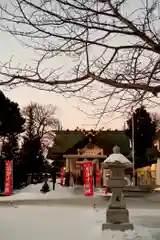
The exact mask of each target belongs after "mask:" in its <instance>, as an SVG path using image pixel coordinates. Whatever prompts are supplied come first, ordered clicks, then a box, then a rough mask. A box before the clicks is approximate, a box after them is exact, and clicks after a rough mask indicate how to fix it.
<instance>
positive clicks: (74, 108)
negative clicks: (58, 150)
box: [0, 32, 124, 129]
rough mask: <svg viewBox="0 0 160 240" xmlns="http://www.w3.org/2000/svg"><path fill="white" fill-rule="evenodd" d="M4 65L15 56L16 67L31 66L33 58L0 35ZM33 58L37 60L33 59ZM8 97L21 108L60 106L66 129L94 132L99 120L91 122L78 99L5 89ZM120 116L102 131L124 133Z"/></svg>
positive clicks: (105, 123)
mask: <svg viewBox="0 0 160 240" xmlns="http://www.w3.org/2000/svg"><path fill="white" fill-rule="evenodd" d="M0 53H1V55H0V61H2V62H5V61H8V60H9V59H10V58H11V57H12V56H13V59H12V61H13V63H14V64H15V66H16V64H17V63H21V64H24V65H25V64H26V63H29V62H30V54H29V51H28V50H24V49H23V47H22V46H21V44H20V43H19V42H18V41H17V40H16V39H14V38H13V37H12V36H11V35H9V34H6V33H3V32H0ZM32 57H33V56H32ZM1 90H3V92H4V93H5V95H6V96H7V97H9V98H10V99H11V100H13V101H15V102H17V103H19V105H20V106H25V105H27V104H28V103H30V102H31V101H33V102H37V103H40V104H53V105H56V106H57V108H58V110H57V116H58V118H59V119H60V121H61V123H62V126H63V128H64V129H67V128H69V129H75V128H76V127H77V126H78V127H80V128H88V129H91V128H94V124H95V123H96V122H97V120H93V119H90V118H89V117H88V116H87V115H86V114H84V113H83V112H82V111H80V110H79V108H81V100H79V99H77V98H70V99H66V98H65V97H63V96H62V95H60V94H56V93H54V92H45V91H41V90H37V89H33V88H29V87H26V86H22V87H16V88H15V89H13V90H10V89H9V90H8V89H5V88H1ZM82 110H84V111H85V112H90V111H91V105H90V104H88V105H87V106H86V107H85V108H84V107H83V108H82ZM116 117H117V116H116V115H113V116H112V117H110V118H109V117H107V119H103V120H102V121H101V122H100V124H99V128H100V127H104V128H105V129H109V128H112V129H121V128H122V127H123V125H124V120H123V118H120V119H119V118H118V119H116Z"/></svg>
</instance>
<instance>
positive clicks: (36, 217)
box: [0, 206, 160, 240]
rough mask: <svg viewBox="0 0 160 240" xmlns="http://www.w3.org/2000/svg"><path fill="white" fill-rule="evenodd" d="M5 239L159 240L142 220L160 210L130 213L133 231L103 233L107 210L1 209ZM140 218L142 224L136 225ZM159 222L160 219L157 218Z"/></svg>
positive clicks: (159, 231)
mask: <svg viewBox="0 0 160 240" xmlns="http://www.w3.org/2000/svg"><path fill="white" fill-rule="evenodd" d="M0 212H1V217H0V236H1V239H3V240H22V239H23V240H28V239H29V240H44V239H46V240H53V239H56V240H64V239H65V240H75V239H76V240H82V239H83V240H106V239H107V240H159V239H160V229H159V228H158V227H157V228H154V227H155V226H153V227H148V226H145V225H144V226H143V219H147V221H148V223H149V226H152V222H150V219H152V218H153V217H155V218H160V217H159V216H160V210H156V211H153V210H142V211H140V210H130V216H131V217H130V219H131V221H132V222H133V223H134V226H135V229H134V231H126V232H118V231H117V232H116V231H104V232H102V231H101V225H102V223H103V222H104V221H105V209H93V207H90V208H81V207H64V206H52V207H51V206H50V207H49V206H48V207H47V206H19V207H8V208H5V207H2V208H0ZM137 217H141V218H142V222H141V221H140V222H137ZM157 221H158V222H159V220H158V219H157Z"/></svg>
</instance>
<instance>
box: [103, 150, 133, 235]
mask: <svg viewBox="0 0 160 240" xmlns="http://www.w3.org/2000/svg"><path fill="white" fill-rule="evenodd" d="M116 149H117V150H116ZM113 150H114V151H118V147H116V148H114V149H113ZM122 156H123V155H122V154H120V153H116V152H115V153H113V154H111V155H110V156H109V157H108V159H106V160H105V161H104V168H109V169H110V170H111V172H112V176H111V179H110V180H109V183H108V186H109V187H110V188H111V189H112V197H111V199H110V202H109V205H108V209H107V212H106V223H103V224H102V230H108V229H110V230H120V231H125V230H132V229H133V224H131V223H130V222H129V212H128V209H127V208H126V204H125V201H124V196H123V188H124V187H125V185H126V181H125V179H124V177H125V176H124V170H125V169H126V168H127V167H129V166H130V167H131V163H130V162H129V160H128V159H127V158H125V157H124V156H123V157H122ZM118 158H119V159H118ZM116 159H117V160H116ZM120 159H121V161H120ZM122 159H123V161H122Z"/></svg>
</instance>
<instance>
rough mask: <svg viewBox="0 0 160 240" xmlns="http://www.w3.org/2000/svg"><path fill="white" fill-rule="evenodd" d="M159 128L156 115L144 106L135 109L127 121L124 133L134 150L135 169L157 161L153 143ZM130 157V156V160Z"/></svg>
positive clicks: (155, 148) (158, 119)
mask: <svg viewBox="0 0 160 240" xmlns="http://www.w3.org/2000/svg"><path fill="white" fill-rule="evenodd" d="M159 127H160V118H159V116H158V114H150V113H149V112H147V110H146V108H145V106H141V107H140V108H137V109H136V110H135V111H134V112H133V113H132V116H131V117H130V118H129V119H128V120H127V128H126V129H125V131H126V134H127V136H128V137H129V139H130V142H131V148H132V147H133V146H134V149H132V150H134V157H135V168H139V167H144V166H147V165H151V164H152V163H155V162H156V161H157V157H158V151H157V147H155V146H154V141H155V140H156V133H157V130H158V129H159ZM133 136H134V137H133ZM133 141H134V144H133ZM130 155H131V154H130ZM132 157H133V156H130V158H131V159H132Z"/></svg>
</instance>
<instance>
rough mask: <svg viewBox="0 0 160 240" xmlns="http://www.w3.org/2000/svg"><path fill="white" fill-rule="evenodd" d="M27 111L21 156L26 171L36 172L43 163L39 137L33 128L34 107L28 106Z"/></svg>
mask: <svg viewBox="0 0 160 240" xmlns="http://www.w3.org/2000/svg"><path fill="white" fill-rule="evenodd" d="M27 113H28V115H27V116H28V117H27V120H26V124H25V134H24V136H23V140H24V141H23V145H22V148H21V158H22V160H23V162H24V165H25V168H26V173H38V172H40V169H41V167H42V165H43V154H42V148H41V139H40V137H39V136H38V134H37V132H36V129H35V122H34V109H33V108H32V107H30V108H28V112H27Z"/></svg>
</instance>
